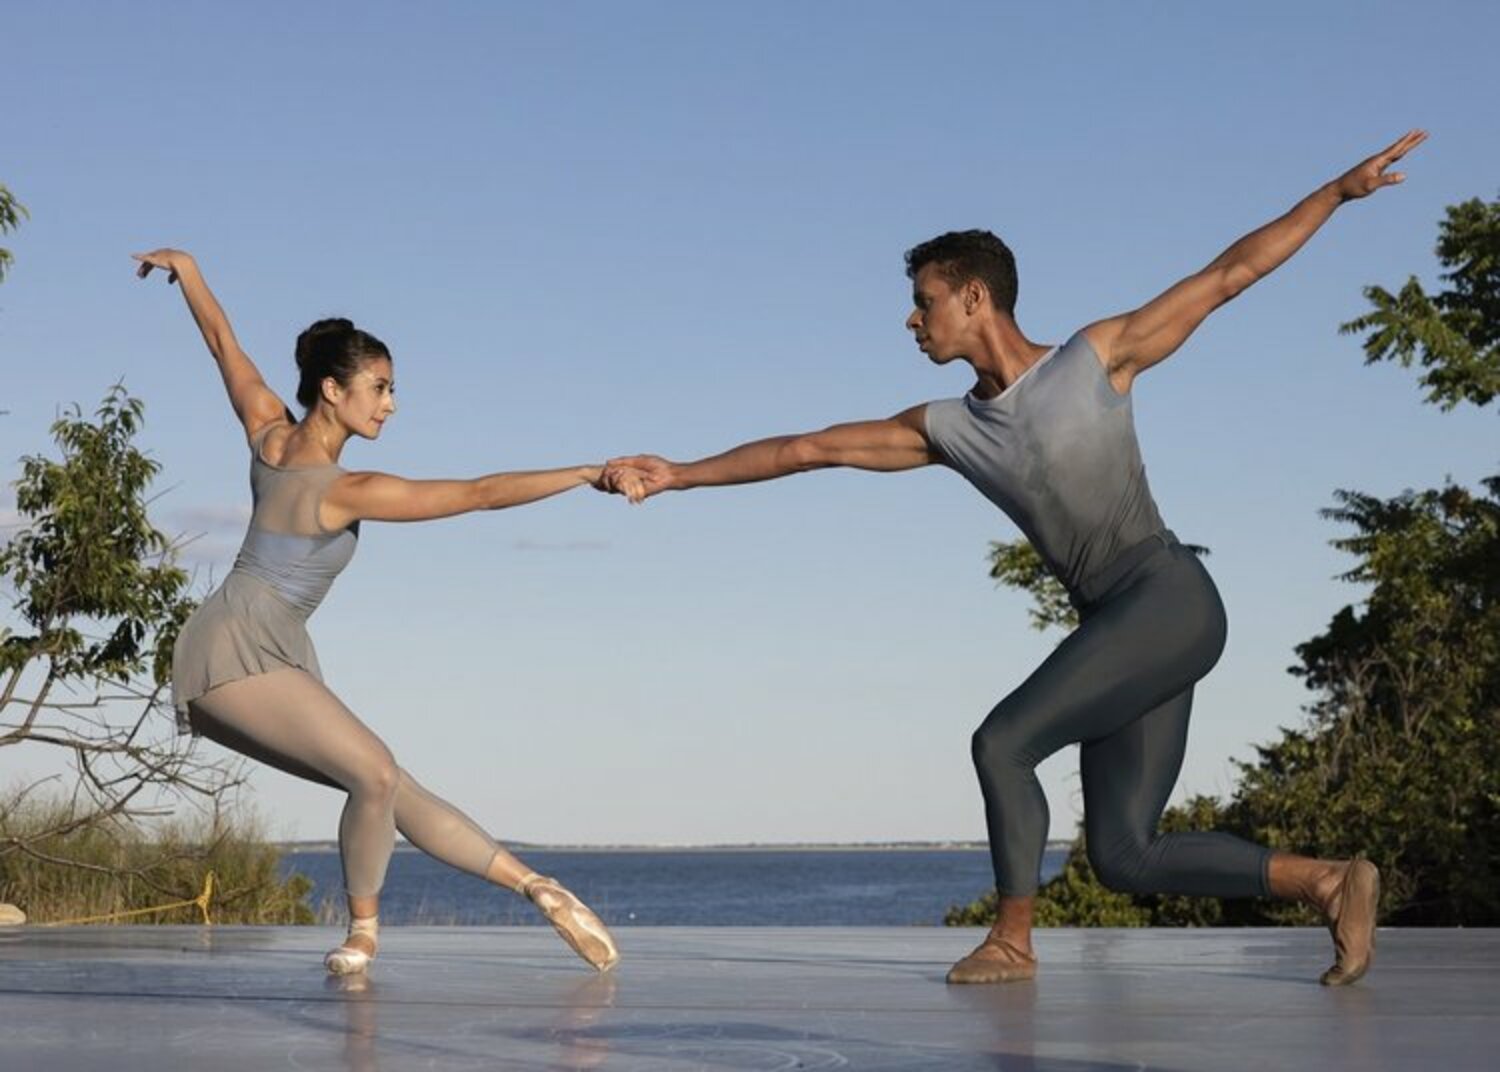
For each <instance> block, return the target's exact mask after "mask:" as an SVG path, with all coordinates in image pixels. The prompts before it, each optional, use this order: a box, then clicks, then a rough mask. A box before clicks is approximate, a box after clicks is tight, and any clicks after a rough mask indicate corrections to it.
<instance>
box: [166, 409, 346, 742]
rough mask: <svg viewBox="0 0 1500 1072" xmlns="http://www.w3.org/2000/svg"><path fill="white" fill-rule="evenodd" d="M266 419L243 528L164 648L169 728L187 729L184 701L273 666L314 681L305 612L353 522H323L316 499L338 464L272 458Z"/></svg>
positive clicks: (255, 451)
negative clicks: (171, 713)
mask: <svg viewBox="0 0 1500 1072" xmlns="http://www.w3.org/2000/svg"><path fill="white" fill-rule="evenodd" d="M273 427H275V426H274V425H267V426H266V427H265V428H263V429H261V430H260V431H259V432H258V433H256V436H255V438H254V439H253V440H252V441H251V459H252V460H251V462H250V492H251V495H252V497H253V501H254V507H253V509H252V511H251V514H250V529H249V531H248V532H246V533H245V542H244V544H243V545H241V547H240V553H239V556H238V557H237V558H236V559H235V561H234V568H233V569H231V570H230V571H229V576H227V577H225V578H224V583H223V584H222V585H220V586H219V587H218V589H217V590H215V591H214V593H213V594H212V595H210V596H209V597H208V598H207V599H205V600H204V601H203V602H202V604H200V605H199V607H198V609H197V610H195V611H194V612H193V614H192V616H191V617H190V618H188V620H187V622H186V623H185V624H184V625H183V627H182V632H181V633H180V634H179V635H178V637H177V645H176V647H175V648H174V649H173V651H172V706H173V708H174V709H175V710H176V712H177V729H178V732H180V733H188V732H191V726H190V724H189V722H188V705H189V704H190V703H192V701H194V700H196V699H197V698H198V697H200V696H202V695H203V694H204V693H206V692H208V691H209V690H210V689H213V688H216V687H218V686H219V685H225V684H228V683H229V682H231V681H238V680H240V679H241V678H246V677H251V676H253V675H255V674H265V673H270V672H271V671H273V670H285V669H289V668H292V669H297V670H305V671H306V672H307V673H309V674H311V675H313V677H316V678H318V680H320V681H321V680H322V673H321V671H320V670H319V668H318V655H317V652H316V651H314V650H313V644H312V638H311V637H309V636H308V635H307V619H308V616H309V615H311V614H312V612H313V611H314V610H316V609H317V608H318V604H319V603H321V602H322V601H323V597H324V596H325V595H326V594H327V593H328V589H329V586H331V585H332V584H333V579H334V578H335V577H337V576H338V575H339V572H340V571H341V570H342V569H343V568H344V567H345V566H347V565H348V564H349V560H350V559H351V558H353V557H354V548H355V545H356V543H357V542H358V539H359V523H358V522H355V523H354V524H352V525H350V526H349V527H348V528H345V529H339V530H337V531H332V532H330V531H328V530H327V529H324V528H323V526H322V525H320V524H319V523H318V504H319V503H320V502H321V501H322V499H323V492H324V491H325V490H327V488H328V485H329V484H331V483H332V482H333V481H334V480H335V479H336V478H337V477H338V476H339V475H340V474H342V473H343V472H344V470H343V469H341V468H339V467H338V466H337V465H332V464H329V465H305V466H278V465H272V464H271V463H270V462H267V461H266V460H265V459H263V458H262V457H261V447H262V445H263V444H264V442H265V438H266V435H267V433H269V432H270V430H271V428H273Z"/></svg>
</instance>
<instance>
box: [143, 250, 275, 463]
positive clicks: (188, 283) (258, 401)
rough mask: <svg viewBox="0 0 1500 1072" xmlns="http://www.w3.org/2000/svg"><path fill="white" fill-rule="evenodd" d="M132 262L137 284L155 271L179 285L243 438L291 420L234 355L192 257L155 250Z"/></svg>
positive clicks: (246, 361) (241, 355)
mask: <svg viewBox="0 0 1500 1072" xmlns="http://www.w3.org/2000/svg"><path fill="white" fill-rule="evenodd" d="M132 256H133V257H134V258H135V259H136V260H138V261H140V262H141V266H140V267H139V268H138V269H136V275H138V276H140V277H141V278H142V279H144V278H146V276H148V275H150V274H151V269H153V268H161V269H163V270H165V271H166V273H167V282H168V283H180V284H181V286H182V296H183V297H184V298H186V299H187V304H188V310H189V311H190V312H192V314H193V319H194V320H195V321H197V323H198V330H199V331H201V332H203V341H204V342H205V343H207V344H208V351H209V353H211V354H213V355H214V361H215V362H217V364H218V366H219V374H220V375H221V376H223V377H224V388H225V390H227V391H228V392H229V404H230V405H231V406H233V407H234V412H235V415H236V416H237V417H239V419H240V423H241V424H243V425H244V426H245V438H246V439H253V438H254V437H255V433H256V432H258V431H260V430H261V428H262V427H264V426H265V425H267V424H269V423H271V422H273V421H285V420H290V419H291V411H290V410H288V409H287V405H286V403H285V402H283V401H282V400H281V399H280V398H278V397H277V396H276V392H275V391H272V390H271V389H270V388H269V387H267V386H266V381H265V380H264V379H263V378H262V377H261V374H260V370H259V369H258V368H256V367H255V362H253V361H251V360H250V358H249V357H248V356H247V355H246V354H245V351H243V350H241V349H240V343H239V340H238V339H236V338H235V337H234V329H233V328H231V327H230V326H229V317H227V316H225V315H224V310H223V309H222V308H221V307H220V305H219V302H218V300H217V299H216V298H215V297H214V295H213V291H211V290H209V289H208V284H207V283H205V282H204V281H203V273H201V272H200V271H198V262H197V261H195V260H193V258H192V255H191V254H188V253H184V252H183V251H182V250H180V249H158V250H153V251H152V252H150V253H135V254H132Z"/></svg>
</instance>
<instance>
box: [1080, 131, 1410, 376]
mask: <svg viewBox="0 0 1500 1072" xmlns="http://www.w3.org/2000/svg"><path fill="white" fill-rule="evenodd" d="M1426 137H1427V135H1426V134H1425V133H1423V132H1422V131H1419V130H1414V131H1411V132H1410V133H1409V134H1407V135H1405V136H1404V137H1402V138H1400V139H1399V140H1397V141H1396V142H1394V143H1393V144H1391V145H1390V146H1389V147H1387V148H1386V149H1385V150H1383V151H1382V152H1379V153H1376V154H1375V155H1374V156H1372V157H1370V158H1368V159H1366V160H1364V161H1361V162H1360V163H1359V164H1357V165H1355V166H1354V167H1353V168H1351V169H1350V170H1349V171H1347V172H1345V173H1344V174H1343V175H1341V176H1339V177H1338V178H1337V179H1334V180H1333V181H1332V182H1329V183H1326V184H1324V185H1323V186H1320V187H1318V189H1316V190H1314V191H1313V192H1312V193H1311V194H1309V195H1308V196H1306V197H1304V198H1303V199H1302V200H1301V201H1299V202H1297V204H1296V205H1295V206H1293V207H1292V209H1291V211H1289V212H1287V213H1286V214H1285V215H1283V216H1281V217H1279V218H1278V219H1275V220H1272V221H1271V222H1270V223H1268V224H1266V225H1265V226H1263V227H1260V228H1257V229H1256V230H1254V231H1251V232H1250V233H1249V234H1247V235H1245V236H1244V237H1243V238H1241V239H1240V240H1239V241H1237V242H1235V243H1234V244H1233V245H1232V246H1230V247H1229V248H1228V249H1226V250H1225V251H1224V252H1223V253H1220V254H1219V255H1218V256H1217V257H1215V258H1214V259H1213V260H1212V261H1210V262H1209V263H1208V265H1207V266H1206V267H1204V268H1203V269H1202V270H1201V271H1199V272H1196V273H1194V274H1193V275H1190V276H1188V277H1187V278H1186V279H1183V280H1182V281H1180V282H1179V283H1177V284H1176V285H1175V286H1173V287H1171V288H1170V289H1168V290H1167V291H1166V292H1165V293H1163V294H1161V295H1159V296H1158V297H1156V298H1154V299H1153V300H1151V301H1150V302H1147V303H1146V304H1145V305H1143V306H1141V307H1140V308H1139V309H1136V310H1134V311H1133V312H1129V313H1126V314H1124V315H1123V316H1116V317H1110V318H1109V319H1107V320H1100V321H1098V322H1096V323H1093V324H1090V325H1089V326H1088V327H1087V328H1085V329H1084V331H1085V334H1087V336H1088V339H1089V342H1090V343H1091V344H1093V347H1094V349H1095V351H1097V352H1098V354H1099V357H1100V360H1102V361H1103V362H1104V365H1105V368H1106V369H1108V371H1109V376H1110V382H1111V383H1113V384H1114V387H1115V389H1116V390H1117V391H1120V392H1121V393H1124V392H1125V391H1127V390H1129V388H1130V384H1131V382H1132V381H1133V380H1134V379H1135V377H1136V376H1138V375H1140V373H1142V372H1144V371H1145V370H1146V369H1148V368H1150V367H1151V366H1152V365H1155V364H1156V363H1157V362H1159V361H1162V360H1164V359H1165V358H1166V357H1168V356H1169V355H1171V354H1172V353H1173V352H1174V351H1176V349H1177V348H1178V347H1179V346H1181V345H1182V344H1183V343H1184V342H1185V341H1186V340H1187V337H1188V336H1189V335H1191V334H1192V333H1193V332H1194V331H1195V330H1197V327H1198V325H1199V324H1201V323H1203V321H1204V319H1206V318H1207V316H1208V314H1209V313H1211V312H1213V311H1214V310H1215V309H1217V308H1218V307H1219V306H1221V305H1223V304H1224V303H1225V302H1228V301H1230V300H1231V299H1233V298H1234V297H1236V296H1237V295H1239V294H1240V293H1241V292H1243V291H1244V290H1245V289H1246V288H1247V287H1249V286H1250V285H1252V284H1253V283H1255V282H1256V281H1257V280H1259V279H1261V278H1263V277H1265V276H1267V275H1269V274H1270V273H1271V272H1273V271H1275V270H1276V269H1277V268H1278V267H1279V266H1281V265H1282V264H1283V263H1285V262H1286V261H1287V259H1288V258H1290V257H1291V256H1292V254H1294V253H1296V252H1297V251H1298V250H1299V249H1301V248H1302V246H1303V245H1304V244H1305V243H1306V242H1307V240H1308V239H1309V238H1311V237H1312V236H1313V235H1314V234H1315V233H1316V232H1317V230H1318V229H1319V228H1320V227H1322V226H1323V224H1325V223H1327V222H1328V218H1329V217H1330V216H1332V215H1333V213H1334V210H1335V209H1337V208H1338V207H1339V206H1340V205H1342V204H1343V203H1344V202H1346V201H1352V200H1355V199H1357V198H1361V197H1367V196H1369V195H1370V194H1372V193H1374V192H1375V191H1376V190H1378V189H1381V188H1382V187H1384V186H1390V185H1392V184H1394V183H1398V182H1400V181H1401V180H1402V179H1403V178H1404V176H1403V175H1402V174H1401V173H1400V172H1396V173H1393V174H1389V175H1387V174H1386V173H1385V171H1386V169H1387V168H1388V167H1390V166H1391V165H1392V164H1394V163H1395V162H1396V161H1397V160H1400V159H1401V158H1402V157H1403V156H1405V155H1406V154H1407V152H1409V151H1410V150H1412V149H1414V148H1416V147H1417V146H1418V145H1420V144H1421V143H1422V142H1423V141H1424V140H1426Z"/></svg>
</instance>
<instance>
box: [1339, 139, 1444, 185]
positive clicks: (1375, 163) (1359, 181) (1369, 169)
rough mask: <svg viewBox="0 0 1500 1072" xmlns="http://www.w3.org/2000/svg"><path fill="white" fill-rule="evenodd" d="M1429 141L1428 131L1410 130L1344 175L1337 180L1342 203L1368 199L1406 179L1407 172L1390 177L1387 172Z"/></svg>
mask: <svg viewBox="0 0 1500 1072" xmlns="http://www.w3.org/2000/svg"><path fill="white" fill-rule="evenodd" d="M1426 140H1427V132H1426V131H1425V130H1409V131H1407V132H1406V133H1405V134H1403V135H1402V136H1401V137H1399V138H1397V139H1396V140H1395V141H1394V142H1392V143H1391V144H1390V145H1389V146H1387V147H1386V148H1385V149H1382V150H1381V151H1380V152H1378V153H1376V154H1375V155H1374V156H1372V157H1370V158H1369V159H1368V160H1362V161H1360V162H1359V163H1358V164H1356V165H1355V166H1354V167H1352V168H1350V169H1349V170H1348V171H1346V172H1344V173H1343V174H1342V175H1340V176H1339V177H1338V178H1337V179H1336V180H1335V181H1334V185H1335V187H1336V188H1337V189H1338V194H1339V198H1340V200H1343V201H1353V200H1356V199H1357V198H1361V197H1369V196H1370V195H1371V194H1373V193H1374V192H1375V191H1376V190H1379V189H1380V188H1382V187H1384V186H1394V185H1396V183H1398V182H1401V181H1402V180H1403V179H1405V178H1406V175H1405V173H1404V172H1400V171H1393V172H1391V173H1390V174H1389V175H1387V174H1386V173H1385V169H1386V168H1388V167H1390V166H1391V165H1392V164H1394V163H1395V162H1396V161H1397V160H1400V159H1401V158H1402V157H1403V156H1405V155H1406V154H1407V153H1409V152H1411V150H1413V149H1415V148H1416V147H1417V146H1418V145H1421V144H1422V143H1423V142H1424V141H1426Z"/></svg>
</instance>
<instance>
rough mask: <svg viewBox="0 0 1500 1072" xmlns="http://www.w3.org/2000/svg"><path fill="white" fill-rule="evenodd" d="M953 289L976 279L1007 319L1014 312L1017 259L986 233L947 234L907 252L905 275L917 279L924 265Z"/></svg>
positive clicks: (1008, 249)
mask: <svg viewBox="0 0 1500 1072" xmlns="http://www.w3.org/2000/svg"><path fill="white" fill-rule="evenodd" d="M929 264H931V265H935V266H936V267H937V270H938V274H939V275H941V276H942V277H943V278H944V279H945V280H947V281H948V283H949V284H951V285H952V286H955V287H956V286H960V285H962V284H964V283H967V282H968V281H969V280H971V279H977V280H979V281H980V282H981V283H983V284H984V285H985V287H986V288H987V289H988V290H989V292H990V302H991V304H993V305H994V306H995V308H996V309H999V310H1000V311H1001V312H1002V313H1005V314H1006V315H1007V316H1014V315H1015V312H1016V258H1015V255H1014V254H1012V253H1011V251H1010V247H1008V246H1007V245H1006V244H1005V243H1004V242H1002V241H1000V239H998V238H996V237H995V236H994V235H993V234H991V233H990V232H989V231H980V230H973V231H949V232H948V233H947V234H940V235H938V236H937V237H936V238H930V239H928V240H927V241H926V242H923V243H921V244H920V245H916V246H913V247H912V248H911V249H909V250H907V251H906V275H907V278H908V279H916V278H917V273H918V272H920V271H921V270H922V269H923V268H924V267H925V266H926V265H929Z"/></svg>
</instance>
